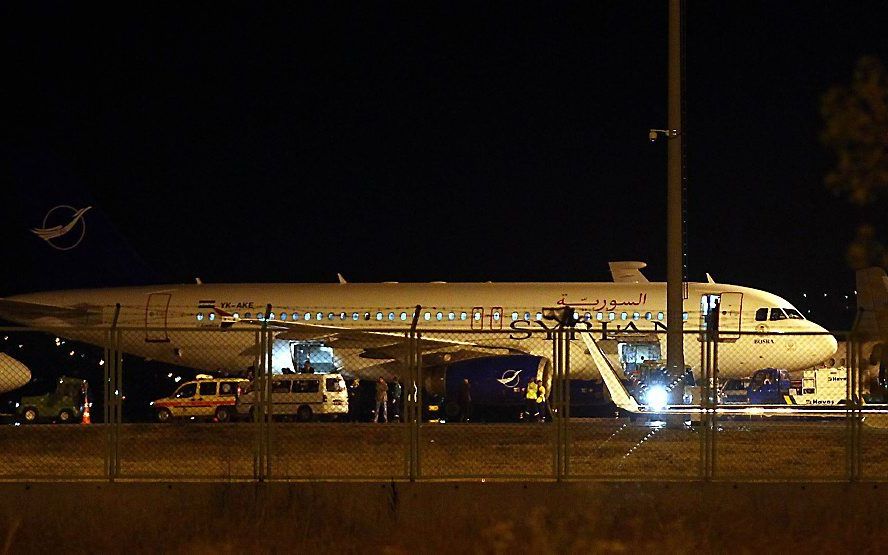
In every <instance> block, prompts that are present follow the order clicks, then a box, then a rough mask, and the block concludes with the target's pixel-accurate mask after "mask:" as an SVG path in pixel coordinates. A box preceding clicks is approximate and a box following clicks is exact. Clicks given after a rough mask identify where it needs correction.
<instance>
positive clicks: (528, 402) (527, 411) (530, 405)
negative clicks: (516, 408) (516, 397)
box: [524, 380, 539, 420]
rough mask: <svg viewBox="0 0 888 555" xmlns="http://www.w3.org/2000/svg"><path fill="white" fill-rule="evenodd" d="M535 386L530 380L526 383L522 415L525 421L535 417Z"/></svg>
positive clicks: (536, 408)
mask: <svg viewBox="0 0 888 555" xmlns="http://www.w3.org/2000/svg"><path fill="white" fill-rule="evenodd" d="M537 410H539V408H538V407H537V384H536V382H535V381H533V380H530V381H528V382H527V391H526V393H525V394H524V415H525V417H526V418H527V420H530V419H531V418H536V416H537Z"/></svg>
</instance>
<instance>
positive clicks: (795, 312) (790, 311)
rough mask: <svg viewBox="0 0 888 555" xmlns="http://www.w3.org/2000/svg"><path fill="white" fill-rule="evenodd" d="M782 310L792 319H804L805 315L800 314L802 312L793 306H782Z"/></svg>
mask: <svg viewBox="0 0 888 555" xmlns="http://www.w3.org/2000/svg"><path fill="white" fill-rule="evenodd" d="M783 310H784V311H785V312H786V315H787V316H789V317H790V318H791V319H792V320H804V319H805V317H804V316H802V314H801V313H800V312H799V311H798V310H796V309H794V308H784V309H783Z"/></svg>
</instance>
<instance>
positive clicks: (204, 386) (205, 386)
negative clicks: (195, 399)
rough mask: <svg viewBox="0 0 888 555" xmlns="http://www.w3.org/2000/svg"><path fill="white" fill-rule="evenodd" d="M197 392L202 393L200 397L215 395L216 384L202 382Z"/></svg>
mask: <svg viewBox="0 0 888 555" xmlns="http://www.w3.org/2000/svg"><path fill="white" fill-rule="evenodd" d="M197 390H198V391H199V392H200V395H215V394H216V382H202V383H201V384H200V386H199V387H198V388H197Z"/></svg>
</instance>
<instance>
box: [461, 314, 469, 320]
mask: <svg viewBox="0 0 888 555" xmlns="http://www.w3.org/2000/svg"><path fill="white" fill-rule="evenodd" d="M468 316H469V315H468V314H466V313H465V312H460V313H459V319H460V320H465V319H466V318H468Z"/></svg>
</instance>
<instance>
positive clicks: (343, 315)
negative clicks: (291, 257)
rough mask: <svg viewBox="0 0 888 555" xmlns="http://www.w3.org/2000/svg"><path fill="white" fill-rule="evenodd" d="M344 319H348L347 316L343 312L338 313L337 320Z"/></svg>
mask: <svg viewBox="0 0 888 555" xmlns="http://www.w3.org/2000/svg"><path fill="white" fill-rule="evenodd" d="M346 318H348V314H346V313H345V312H340V313H339V319H340V320H345V319H346Z"/></svg>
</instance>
